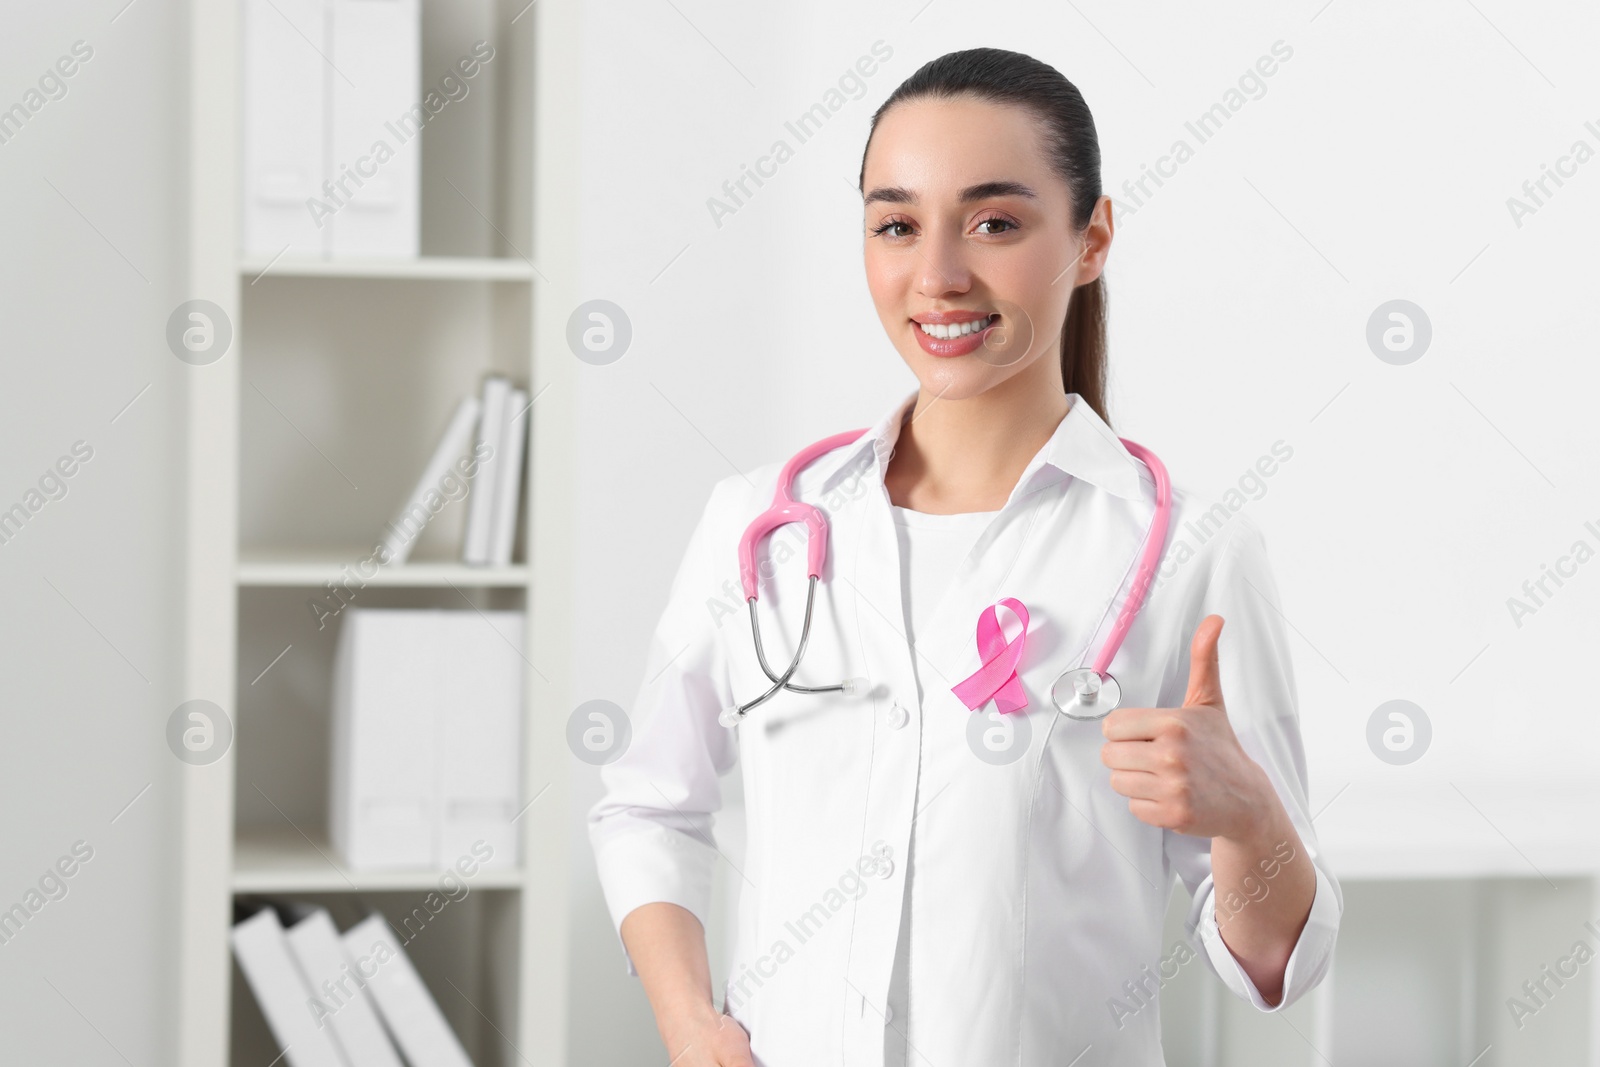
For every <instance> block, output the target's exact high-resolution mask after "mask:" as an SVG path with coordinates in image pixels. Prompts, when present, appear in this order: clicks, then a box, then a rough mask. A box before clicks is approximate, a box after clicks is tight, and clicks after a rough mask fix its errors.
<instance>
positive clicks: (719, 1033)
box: [667, 1006, 755, 1067]
mask: <svg viewBox="0 0 1600 1067" xmlns="http://www.w3.org/2000/svg"><path fill="white" fill-rule="evenodd" d="M670 1029H671V1031H672V1036H671V1037H670V1038H669V1039H667V1054H668V1055H669V1056H670V1057H671V1058H672V1067H754V1064H755V1060H754V1059H753V1058H751V1055H750V1035H749V1034H747V1033H745V1029H744V1027H742V1026H740V1025H739V1023H738V1022H737V1021H736V1020H735V1019H734V1018H733V1016H731V1015H727V1014H724V1013H722V1012H718V1011H716V1009H715V1008H710V1007H709V1006H708V1008H707V1014H702V1015H698V1016H697V1017H696V1018H695V1019H694V1020H692V1021H689V1022H686V1023H683V1024H679V1025H673V1026H671V1027H670Z"/></svg>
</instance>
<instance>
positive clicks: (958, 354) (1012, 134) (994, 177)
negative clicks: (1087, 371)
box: [862, 96, 1111, 400]
mask: <svg viewBox="0 0 1600 1067" xmlns="http://www.w3.org/2000/svg"><path fill="white" fill-rule="evenodd" d="M1041 132H1042V127H1041V126H1040V123H1039V120H1038V119H1037V118H1035V117H1034V116H1033V114H1031V113H1030V112H1029V111H1027V110H1025V109H1023V108H1021V107H1018V106H1011V105H1006V104H996V103H992V102H989V101H984V100H978V99H976V98H973V97H967V96H963V97H956V98H953V99H945V100H935V99H928V98H923V99H919V100H911V101H907V102H905V103H901V104H896V105H895V106H894V107H893V108H891V109H890V110H889V111H888V112H886V113H885V114H884V116H883V118H882V119H880V120H879V122H878V128H877V130H876V131H875V132H874V133H873V135H872V141H871V144H870V145H869V146H868V149H867V155H866V160H865V164H864V167H863V172H862V180H863V195H864V203H865V223H866V231H865V241H864V244H865V249H866V251H865V258H866V267H867V286H868V288H869V289H871V291H872V301H873V303H874V304H875V305H876V306H877V309H878V318H879V319H880V320H881V321H882V322H883V328H884V330H886V331H887V332H888V334H889V339H890V340H891V341H893V342H894V346H895V348H896V349H898V350H899V352H900V356H901V358H902V359H904V360H905V361H906V364H907V366H909V367H910V368H911V370H912V373H914V374H915V375H916V376H917V380H918V381H919V382H921V384H922V390H923V392H925V393H928V394H931V395H933V396H937V397H943V398H945V399H948V400H962V399H966V398H968V397H973V396H977V395H978V394H980V393H984V392H986V391H988V390H990V389H992V388H994V387H995V386H997V385H999V384H1000V383H1002V382H1007V381H1012V380H1014V379H1018V378H1022V377H1026V378H1028V379H1035V378H1036V379H1038V381H1039V382H1040V383H1041V384H1042V383H1044V382H1046V381H1049V382H1053V383H1054V388H1057V389H1059V388H1060V386H1061V379H1060V371H1059V365H1060V360H1061V355H1060V352H1061V325H1062V323H1063V322H1064V321H1065V319H1066V315H1067V304H1068V300H1069V298H1070V296H1071V294H1072V290H1073V289H1074V288H1075V287H1076V286H1078V285H1082V284H1084V283H1086V282H1090V281H1093V280H1094V279H1095V278H1097V277H1099V275H1100V271H1101V269H1102V268H1103V266H1104V264H1105V257H1106V254H1107V252H1109V250H1110V246H1111V210H1110V200H1109V199H1108V198H1106V197H1101V199H1100V202H1099V203H1098V204H1096V205H1095V210H1094V214H1093V216H1092V218H1091V220H1090V224H1089V227H1088V230H1087V232H1086V233H1085V234H1082V235H1079V234H1076V233H1074V232H1073V230H1072V209H1071V203H1070V197H1069V193H1068V190H1067V184H1066V182H1065V181H1064V180H1063V179H1062V178H1061V177H1060V176H1059V175H1057V174H1056V172H1055V171H1054V170H1053V169H1052V168H1051V166H1050V164H1049V163H1048V161H1047V160H1046V159H1045V156H1044V150H1043V146H1042V144H1041V140H1042V138H1041ZM930 330H931V331H932V332H931V333H930ZM1018 384H1022V383H1020V382H1019V383H1018Z"/></svg>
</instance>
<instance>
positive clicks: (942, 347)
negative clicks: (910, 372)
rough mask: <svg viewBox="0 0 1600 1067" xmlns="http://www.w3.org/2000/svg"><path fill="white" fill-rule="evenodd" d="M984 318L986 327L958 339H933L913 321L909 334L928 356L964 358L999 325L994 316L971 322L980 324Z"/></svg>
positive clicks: (920, 325) (996, 316)
mask: <svg viewBox="0 0 1600 1067" xmlns="http://www.w3.org/2000/svg"><path fill="white" fill-rule="evenodd" d="M984 318H987V319H988V325H986V326H983V327H981V328H978V329H974V330H973V331H972V332H971V333H967V334H963V335H962V336H960V337H951V338H940V337H933V336H931V335H929V334H928V332H927V331H926V330H924V329H923V328H922V324H921V323H919V322H917V321H916V320H915V319H913V320H912V322H911V332H912V333H914V334H916V336H917V344H919V345H921V346H922V350H923V351H924V352H926V353H928V355H930V356H939V357H940V358H943V359H948V358H952V357H954V356H965V355H968V354H970V353H972V352H976V351H977V350H978V349H979V348H981V347H982V346H983V342H984V338H985V337H986V336H987V335H988V333H989V331H990V330H992V329H994V328H995V327H996V326H998V325H999V324H1000V316H999V315H994V314H991V315H988V316H980V317H979V318H977V319H974V320H971V321H975V322H982V321H983V319H984Z"/></svg>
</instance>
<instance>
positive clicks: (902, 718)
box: [884, 704, 911, 730]
mask: <svg viewBox="0 0 1600 1067" xmlns="http://www.w3.org/2000/svg"><path fill="white" fill-rule="evenodd" d="M884 717H885V718H886V719H887V720H888V722H889V727H890V729H894V730H898V729H900V727H902V726H904V725H905V724H906V723H907V722H909V721H910V720H911V713H910V712H909V711H907V710H906V709H905V705H903V704H893V705H891V706H890V707H889V710H888V711H887V712H885V713H884Z"/></svg>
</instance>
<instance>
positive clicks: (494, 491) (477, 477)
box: [461, 374, 511, 566]
mask: <svg viewBox="0 0 1600 1067" xmlns="http://www.w3.org/2000/svg"><path fill="white" fill-rule="evenodd" d="M510 395H511V382H510V380H509V379H507V378H504V377H502V376H500V375H498V374H491V375H489V377H487V378H485V379H484V380H483V407H482V412H483V413H482V415H480V416H479V418H478V446H479V447H478V449H477V451H478V453H479V454H480V455H482V454H487V455H488V457H489V458H487V459H484V460H482V461H481V462H479V464H478V470H477V473H476V474H474V475H473V476H472V492H471V494H470V495H469V496H468V497H467V532H466V536H465V537H463V538H462V541H461V561H462V562H463V563H471V564H475V565H479V566H481V565H483V564H487V563H488V562H489V546H490V544H491V542H492V540H493V535H494V506H495V497H496V496H497V495H498V493H499V485H498V479H499V474H498V472H499V470H500V468H501V467H503V466H505V463H504V458H505V457H504V456H503V455H502V454H501V453H502V451H503V450H504V448H505V441H504V440H503V438H504V437H505V425H506V416H507V412H506V401H507V400H508V399H509V398H510ZM485 445H487V446H488V447H487V448H484V447H483V446H485Z"/></svg>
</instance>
